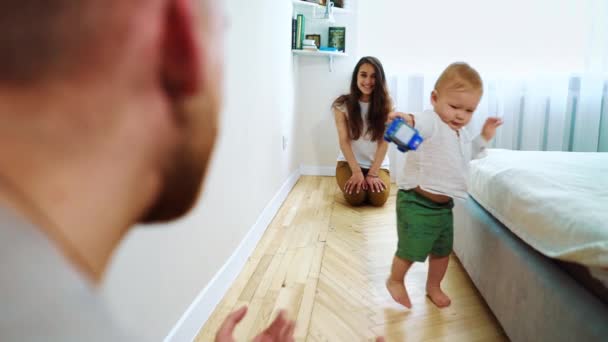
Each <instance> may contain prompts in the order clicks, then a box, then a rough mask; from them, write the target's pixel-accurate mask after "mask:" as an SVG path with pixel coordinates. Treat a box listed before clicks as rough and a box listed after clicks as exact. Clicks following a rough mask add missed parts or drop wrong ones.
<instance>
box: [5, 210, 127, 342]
mask: <svg viewBox="0 0 608 342" xmlns="http://www.w3.org/2000/svg"><path fill="white" fill-rule="evenodd" d="M135 340H136V339H134V338H133V337H131V336H127V335H126V334H125V333H124V332H123V331H121V329H120V328H119V327H118V326H117V325H116V322H114V321H113V319H112V317H111V316H110V314H109V312H108V311H107V310H106V308H105V307H104V304H103V301H102V300H101V299H100V297H99V296H98V295H97V293H96V290H95V288H93V287H92V286H91V285H90V284H89V283H88V282H87V281H86V280H85V278H83V276H82V275H81V274H80V273H78V272H77V271H76V270H75V269H74V267H72V265H71V264H69V263H68V262H67V260H66V259H65V258H64V257H63V255H62V254H61V253H60V252H59V251H58V250H57V249H56V248H55V247H54V245H53V244H52V243H51V242H50V241H49V240H48V239H47V237H46V236H45V235H44V234H43V233H42V232H41V231H40V230H39V229H37V228H36V227H35V226H33V225H32V224H30V223H29V222H27V221H26V220H24V219H23V218H21V217H19V216H18V215H16V214H15V213H13V212H12V211H10V210H8V209H7V208H3V207H0V341H67V342H70V341H74V342H76V341H135Z"/></svg>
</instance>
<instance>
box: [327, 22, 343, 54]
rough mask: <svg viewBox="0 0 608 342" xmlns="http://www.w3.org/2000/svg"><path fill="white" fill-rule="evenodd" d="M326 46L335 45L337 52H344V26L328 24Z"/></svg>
mask: <svg viewBox="0 0 608 342" xmlns="http://www.w3.org/2000/svg"><path fill="white" fill-rule="evenodd" d="M327 46H328V47H335V48H336V49H337V51H339V52H346V27H336V26H330V27H329V32H328V35H327Z"/></svg>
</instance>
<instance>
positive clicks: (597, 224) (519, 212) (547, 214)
mask: <svg viewBox="0 0 608 342" xmlns="http://www.w3.org/2000/svg"><path fill="white" fill-rule="evenodd" d="M469 193H470V194H471V196H473V198H474V199H475V200H477V201H478V202H479V203H480V204H481V205H482V206H483V207H484V208H486V210H488V211H489V212H490V213H491V214H492V215H494V217H496V218H497V219H498V220H500V221H501V222H502V223H503V224H504V225H506V226H507V227H509V229H510V230H511V231H512V232H513V233H515V234H516V235H517V236H519V237H520V238H521V239H522V240H524V241H525V242H527V243H528V244H529V245H530V246H532V247H533V248H534V249H536V250H537V251H539V252H540V253H542V254H544V255H546V256H548V257H551V258H556V259H560V260H564V261H570V262H576V263H579V264H582V265H585V266H587V267H602V268H606V267H608V153H574V152H528V151H509V150H488V156H487V157H486V158H483V159H479V160H474V161H472V162H471V173H470V188H469Z"/></svg>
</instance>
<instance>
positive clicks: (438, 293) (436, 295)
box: [426, 286, 452, 308]
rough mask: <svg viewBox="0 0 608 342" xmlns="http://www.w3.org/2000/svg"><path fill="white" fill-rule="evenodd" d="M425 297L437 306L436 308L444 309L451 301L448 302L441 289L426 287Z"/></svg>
mask: <svg viewBox="0 0 608 342" xmlns="http://www.w3.org/2000/svg"><path fill="white" fill-rule="evenodd" d="M426 295H427V296H428V297H429V298H430V299H431V301H432V302H433V303H434V304H435V305H437V307H438V308H445V307H448V306H450V303H452V301H451V300H450V297H448V296H447V295H446V294H445V293H443V291H442V290H441V287H438V286H436V287H427V288H426Z"/></svg>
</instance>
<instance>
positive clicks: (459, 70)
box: [435, 62, 483, 91]
mask: <svg viewBox="0 0 608 342" xmlns="http://www.w3.org/2000/svg"><path fill="white" fill-rule="evenodd" d="M440 89H447V90H460V91H462V90H479V91H483V82H482V80H481V76H479V73H478V72H477V71H476V70H475V69H473V68H472V67H471V66H470V65H468V64H467V63H463V62H457V63H452V64H450V65H449V66H448V67H447V68H446V69H445V70H444V71H443V73H441V76H439V79H437V82H436V83H435V90H440Z"/></svg>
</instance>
